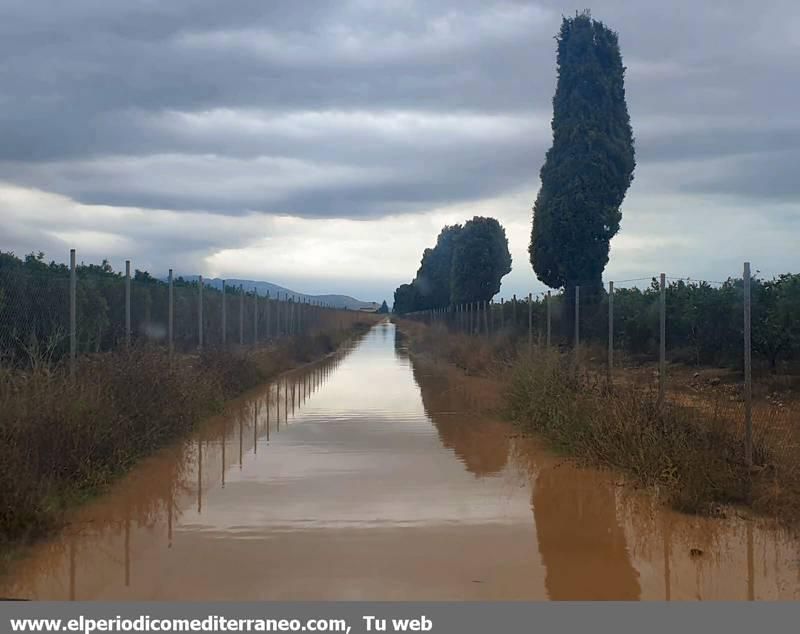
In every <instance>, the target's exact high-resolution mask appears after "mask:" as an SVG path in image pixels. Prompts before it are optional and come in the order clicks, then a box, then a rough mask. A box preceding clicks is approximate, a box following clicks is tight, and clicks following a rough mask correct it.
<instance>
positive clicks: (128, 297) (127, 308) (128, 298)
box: [125, 260, 131, 348]
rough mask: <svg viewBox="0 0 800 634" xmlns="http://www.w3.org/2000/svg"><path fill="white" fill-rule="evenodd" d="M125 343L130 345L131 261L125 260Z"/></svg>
mask: <svg viewBox="0 0 800 634" xmlns="http://www.w3.org/2000/svg"><path fill="white" fill-rule="evenodd" d="M125 345H126V346H128V347H129V348H130V345H131V261H130V260H125Z"/></svg>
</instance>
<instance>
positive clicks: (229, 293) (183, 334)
mask: <svg viewBox="0 0 800 634" xmlns="http://www.w3.org/2000/svg"><path fill="white" fill-rule="evenodd" d="M73 276H74V292H72V291H71V289H72V280H73ZM73 312H74V325H73V322H72V315H73ZM358 315H359V311H353V310H343V309H335V308H332V307H329V306H322V305H320V304H317V303H312V302H311V301H309V300H302V301H300V300H298V299H297V298H295V297H289V296H288V294H284V295H283V296H282V297H280V298H278V297H269V296H263V295H258V294H257V293H256V292H255V290H254V289H250V290H248V289H246V288H241V287H233V286H225V287H224V290H223V288H214V287H211V286H209V285H208V284H205V283H201V282H200V280H196V281H189V280H184V279H182V278H177V279H175V280H173V281H172V283H171V284H170V282H167V281H162V280H158V279H155V278H153V277H151V276H150V275H148V274H147V273H142V272H139V271H136V272H135V273H132V274H130V275H125V274H120V273H115V272H114V271H112V270H111V268H110V267H109V266H108V265H107V264H103V265H102V266H95V265H89V266H85V265H81V266H76V267H75V269H74V270H73V271H72V272H71V271H70V268H69V267H66V266H62V265H55V264H50V265H47V264H45V263H44V262H42V261H41V260H39V259H31V258H27V259H26V260H25V261H21V260H17V259H16V258H13V257H5V258H2V259H0V365H5V366H12V367H23V366H29V365H32V364H36V363H42V362H47V363H49V362H59V361H62V360H64V359H74V358H75V356H77V355H82V354H97V353H102V352H109V351H112V350H115V349H118V348H120V347H122V346H128V345H153V346H160V347H163V348H164V349H165V350H167V349H169V350H171V351H175V352H178V353H196V352H197V351H198V350H201V349H204V348H216V347H220V346H233V345H245V346H255V345H264V344H267V343H269V342H273V341H276V340H278V339H280V338H285V337H295V336H303V335H312V334H315V333H318V332H319V331H321V330H327V329H332V328H339V329H344V328H348V327H350V326H351V325H352V324H353V323H355V321H357V320H358ZM73 346H74V353H73V352H72V347H73Z"/></svg>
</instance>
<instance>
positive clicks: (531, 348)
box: [528, 293, 533, 357]
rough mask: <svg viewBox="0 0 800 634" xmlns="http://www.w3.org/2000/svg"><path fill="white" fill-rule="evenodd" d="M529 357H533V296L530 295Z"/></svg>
mask: <svg viewBox="0 0 800 634" xmlns="http://www.w3.org/2000/svg"><path fill="white" fill-rule="evenodd" d="M528 356H529V357H533V296H532V294H531V293H528Z"/></svg>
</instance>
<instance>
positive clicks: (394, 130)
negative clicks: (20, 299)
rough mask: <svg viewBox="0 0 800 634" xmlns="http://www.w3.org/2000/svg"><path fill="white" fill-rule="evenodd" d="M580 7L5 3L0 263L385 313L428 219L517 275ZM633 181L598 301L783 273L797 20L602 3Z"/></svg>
mask: <svg viewBox="0 0 800 634" xmlns="http://www.w3.org/2000/svg"><path fill="white" fill-rule="evenodd" d="M576 8H577V9H583V8H584V7H583V5H581V6H577V7H576V6H573V5H569V4H563V3H558V2H549V1H543V2H529V1H519V2H491V1H488V0H450V1H441V2H440V1H434V0H417V1H411V0H352V1H349V2H346V1H343V0H335V1H331V2H324V1H319V0H317V1H313V2H312V1H310V0H309V1H306V2H299V1H297V0H270V1H268V2H266V1H264V0H239V1H237V2H219V0H198V1H193V2H187V1H184V0H169V1H163V0H125V1H124V2H123V1H114V0H70V1H69V2H44V1H41V2H40V1H32V0H2V2H0V55H2V64H0V249H2V250H13V251H15V252H16V253H17V254H19V255H22V254H24V253H27V252H30V251H39V250H41V251H44V252H45V253H46V255H47V257H48V258H52V259H56V260H62V261H63V260H65V259H66V258H67V254H68V250H69V248H70V247H75V248H77V249H78V254H79V259H81V260H84V261H99V260H101V259H102V258H108V259H110V260H111V262H112V263H113V264H114V265H115V266H116V267H120V266H121V263H122V261H123V260H124V259H125V258H130V259H131V260H132V261H133V265H134V266H135V267H136V268H140V269H147V270H150V271H152V272H154V273H156V274H163V273H164V272H165V271H166V270H167V268H169V267H173V268H174V269H175V270H176V271H177V272H183V273H203V274H205V275H207V276H220V277H246V278H254V279H262V280H267V281H272V282H275V283H278V284H282V285H285V286H289V287H291V288H294V289H296V290H298V291H305V292H311V293H319V292H344V293H349V294H353V295H355V296H357V297H359V298H362V299H377V300H380V299H383V298H387V299H389V300H390V303H391V293H392V291H393V289H394V288H395V287H396V286H397V285H398V284H400V283H402V282H406V281H408V280H410V279H411V278H412V277H413V275H414V273H415V271H416V269H417V266H418V264H419V259H420V256H421V253H422V250H423V249H424V248H425V247H427V246H432V245H433V243H434V242H435V238H436V235H437V233H438V232H439V229H440V228H441V227H442V225H444V224H446V223H453V222H463V221H464V220H466V219H468V218H471V217H472V216H473V215H491V216H495V217H497V218H498V219H499V220H500V221H501V223H503V225H504V226H505V228H506V231H507V233H508V237H509V241H510V247H511V251H512V257H513V260H514V263H513V271H512V273H511V274H510V275H508V276H507V277H506V278H505V280H504V283H503V288H502V291H501V293H502V294H504V295H505V296H506V297H508V296H510V295H511V294H512V293H517V294H520V295H521V294H524V293H527V292H528V291H529V290H534V291H535V290H541V289H542V288H543V287H542V286H541V284H540V283H539V282H538V281H537V280H536V279H535V277H534V275H533V272H532V270H531V267H530V263H529V261H528V257H527V246H528V241H529V235H530V222H531V206H532V204H533V202H534V200H535V197H536V192H537V190H538V186H539V180H538V173H539V169H540V167H541V164H542V162H543V160H544V154H545V152H546V150H547V148H548V147H549V145H550V141H551V131H550V118H551V114H552V107H551V99H552V96H553V91H554V89H555V41H554V39H553V37H554V35H555V33H556V32H557V31H558V28H559V23H560V20H561V15H562V14H572V13H574V11H575V9H576ZM591 9H592V13H593V16H594V17H595V18H597V19H600V20H602V21H604V22H605V23H606V24H608V25H609V26H610V27H611V28H613V29H615V30H616V31H618V33H619V35H620V45H621V48H622V55H623V60H624V63H625V65H626V66H627V68H628V71H627V75H626V88H627V95H628V107H629V110H630V114H631V120H632V125H633V129H634V134H635V136H636V151H637V163H638V165H637V168H636V173H635V180H634V183H633V185H632V187H631V189H630V190H629V192H628V196H627V198H626V200H625V203H624V205H623V220H622V229H621V231H620V233H619V235H618V236H617V237H616V238H615V239H614V241H613V242H612V247H611V261H610V263H609V266H608V268H607V270H606V279H625V278H632V277H641V276H649V275H654V274H657V273H658V272H660V271H662V270H664V271H666V272H667V273H668V274H669V275H673V276H687V275H688V276H692V277H698V278H702V277H705V278H708V279H712V280H717V279H724V278H726V277H728V276H729V275H734V274H736V273H738V272H739V271H740V268H741V262H742V261H743V260H744V259H750V260H752V262H753V267H754V268H755V269H757V270H760V271H761V272H762V273H763V274H766V275H773V274H776V273H779V272H783V271H788V270H792V271H798V270H800V261H799V260H800V249H798V236H799V235H800V231H799V230H800V202H799V199H800V183H799V181H800V179H798V165H800V107H798V105H799V103H798V102H799V100H798V97H800V73H798V70H800V62H798V60H800V36H798V33H800V5H797V4H796V3H795V2H789V1H787V2H781V1H766V2H752V1H750V0H748V1H746V2H745V1H736V2H733V1H729V2H711V1H708V2H705V1H704V2H696V0H692V1H683V0H670V1H669V2H663V1H655V0H640V1H637V2H631V1H627V0H626V1H624V2H623V1H621V0H620V1H604V2H600V1H598V2H594V3H593V4H592V6H591Z"/></svg>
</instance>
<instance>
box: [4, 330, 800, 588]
mask: <svg viewBox="0 0 800 634" xmlns="http://www.w3.org/2000/svg"><path fill="white" fill-rule="evenodd" d="M491 405H492V395H491V390H490V389H489V388H487V386H486V385H485V384H484V383H482V382H481V381H479V380H475V379H464V378H463V377H460V376H457V375H456V374H455V373H454V372H452V371H449V370H447V369H446V368H437V367H435V366H427V365H421V364H419V363H417V362H413V363H412V361H411V360H410V359H409V357H408V355H407V354H406V352H405V350H404V347H403V344H402V341H401V340H399V339H398V338H397V337H396V332H395V328H394V326H393V325H391V324H389V323H384V324H380V325H378V326H376V327H375V328H374V329H373V330H372V331H371V332H370V333H369V334H368V335H367V336H366V338H364V339H363V340H361V341H360V342H358V343H355V344H354V345H353V346H351V348H350V349H346V350H343V351H342V352H341V353H338V354H336V355H335V356H333V357H330V358H329V359H326V360H325V361H323V362H321V363H318V364H315V365H313V366H309V367H308V368H305V369H303V370H302V371H297V372H295V373H292V374H290V375H288V376H285V377H281V379H280V380H279V381H278V382H276V383H273V384H272V385H269V386H265V387H264V388H263V389H262V390H260V391H257V392H254V393H253V394H251V395H250V396H249V397H247V398H243V399H242V400H241V401H239V402H237V403H236V404H234V405H233V406H232V407H231V408H230V412H229V413H228V414H227V415H226V416H225V417H221V418H220V419H218V420H214V421H210V422H209V423H208V424H207V425H205V426H204V427H203V429H202V430H201V431H200V432H199V433H197V434H196V435H195V436H194V437H193V438H191V439H189V440H187V441H186V442H184V443H182V444H181V445H179V446H176V447H173V448H170V449H168V450H165V451H163V452H161V453H160V454H159V455H157V456H154V457H153V458H152V459H150V460H148V461H146V463H144V464H142V465H141V467H140V468H138V469H137V470H135V471H134V472H133V473H132V474H131V475H130V476H129V477H127V478H125V479H124V480H123V481H121V482H120V483H119V484H118V485H117V486H115V487H114V489H113V490H112V491H111V492H110V493H109V494H107V495H105V496H103V497H101V498H99V499H97V500H96V501H94V502H92V503H90V504H88V505H86V506H85V507H83V508H82V509H80V510H79V511H77V512H76V513H75V514H74V516H73V518H72V523H71V524H70V525H69V526H68V527H67V528H66V529H65V530H63V531H62V532H61V533H60V534H59V535H57V536H55V537H54V538H53V539H51V540H50V541H48V542H45V543H42V544H40V545H38V546H37V547H35V548H34V549H32V551H31V552H30V553H29V554H28V555H27V556H26V557H25V558H24V559H21V560H19V561H17V562H16V563H15V564H13V565H12V567H11V569H10V570H9V573H8V575H7V576H6V577H4V578H3V579H0V596H11V597H19V598H31V599H78V600H89V599H96V600H103V599H121V600H133V599H140V600H180V599H185V600H203V599H222V600H267V599H271V600H290V599H354V600H356V599H376V600H377V599H386V600H401V599H429V600H439V599H453V600H459V599H469V600H473V599H487V600H493V599H498V600H499V599H547V598H549V599H753V598H755V599H797V598H800V554H799V553H800V550H798V542H797V541H794V540H792V539H791V538H789V537H788V536H786V535H785V534H784V533H781V532H779V531H777V530H773V529H770V528H767V527H764V526H761V525H760V524H757V523H754V522H747V521H744V520H740V519H732V520H730V519H729V520H712V519H703V518H695V517H687V516H682V515H678V514H675V513H672V512H669V511H667V510H665V509H664V508H662V507H661V506H659V505H658V504H656V503H655V502H653V501H652V499H651V498H650V497H649V496H646V495H642V494H636V493H632V492H631V491H630V490H629V489H627V488H624V487H620V486H616V484H615V482H614V476H613V475H612V474H607V473H599V472H596V471H592V470H588V469H580V468H577V467H576V466H574V465H572V464H571V463H569V462H567V461H564V460H562V459H559V458H556V457H554V456H553V455H552V454H549V453H548V452H547V451H544V450H542V449H540V448H539V447H538V446H537V444H536V443H535V442H533V441H532V440H530V439H524V438H519V437H517V436H516V434H515V433H514V430H513V429H512V428H511V427H510V426H509V425H508V424H506V423H505V422H503V421H500V420H498V419H496V418H493V417H491V416H489V415H487V414H479V413H475V412H479V411H481V410H486V409H487V406H491Z"/></svg>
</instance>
